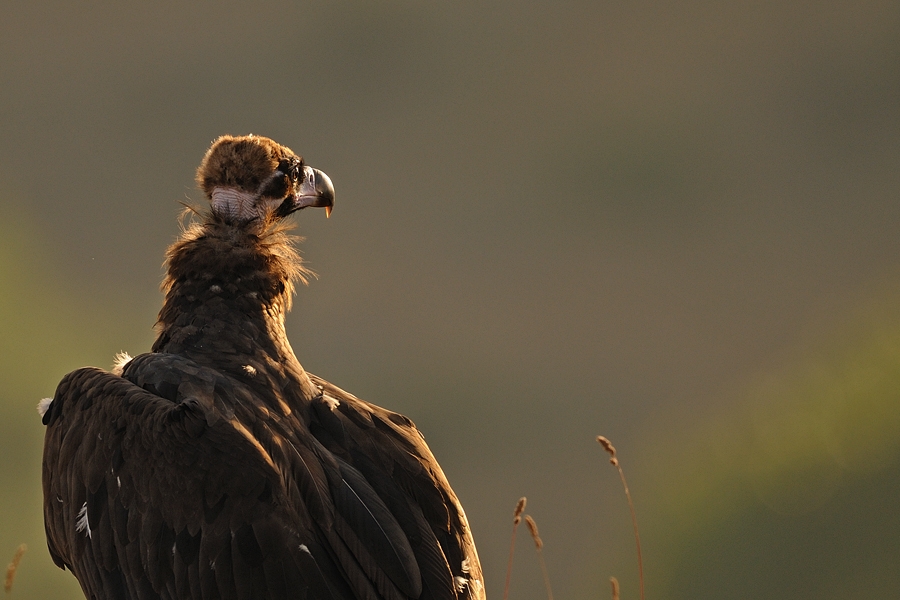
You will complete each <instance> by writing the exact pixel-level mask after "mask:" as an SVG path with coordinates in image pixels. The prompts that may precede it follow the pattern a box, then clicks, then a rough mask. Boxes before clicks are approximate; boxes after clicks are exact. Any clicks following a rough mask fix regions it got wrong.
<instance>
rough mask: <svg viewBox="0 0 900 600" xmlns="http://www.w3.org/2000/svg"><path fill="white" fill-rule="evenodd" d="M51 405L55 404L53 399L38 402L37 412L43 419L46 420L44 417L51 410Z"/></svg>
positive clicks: (43, 399)
mask: <svg viewBox="0 0 900 600" xmlns="http://www.w3.org/2000/svg"><path fill="white" fill-rule="evenodd" d="M51 404H53V398H42V399H41V401H40V402H38V405H37V410H38V412H39V413H40V414H41V418H44V415H46V414H47V411H48V410H50V405H51Z"/></svg>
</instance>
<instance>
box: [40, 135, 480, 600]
mask: <svg viewBox="0 0 900 600" xmlns="http://www.w3.org/2000/svg"><path fill="white" fill-rule="evenodd" d="M197 183H198V184H199V186H200V188H201V189H202V190H203V192H204V193H205V195H206V197H207V199H208V200H209V202H210V207H209V209H208V210H207V209H204V210H202V211H200V210H197V211H195V212H196V213H197V217H196V218H195V221H196V222H195V223H193V224H192V225H191V226H189V227H187V228H186V229H185V231H184V232H183V233H182V235H181V237H180V238H179V239H178V240H177V241H176V242H175V243H173V244H172V246H171V247H169V249H168V251H167V254H166V262H165V264H166V275H165V279H164V282H163V285H162V288H163V292H164V294H165V298H164V301H163V306H162V309H161V310H160V312H159V317H158V321H157V324H156V340H155V342H154V343H153V346H152V348H151V350H150V352H148V353H146V354H141V355H138V356H135V357H134V358H131V357H130V356H127V355H120V357H117V361H116V364H115V366H114V368H113V370H112V371H106V370H102V369H97V368H91V367H86V368H82V369H78V370H76V371H73V372H71V373H69V374H68V375H66V376H65V377H64V378H63V379H62V381H61V382H60V383H59V386H58V387H57V389H56V393H55V395H54V396H53V398H52V399H46V400H44V401H42V402H41V404H40V406H39V409H40V412H41V413H42V420H43V423H44V425H46V432H45V442H44V455H43V468H42V471H43V472H42V478H43V493H44V523H45V529H46V534H47V545H48V547H49V550H50V555H51V556H52V558H53V561H54V562H55V563H56V565H58V566H59V567H60V568H62V569H69V570H70V571H72V573H73V574H74V575H75V577H76V578H77V579H78V582H79V583H80V585H81V588H82V590H83V592H84V594H85V596H86V597H87V598H90V599H91V600H118V599H122V600H125V599H129V600H148V599H173V600H174V599H183V600H186V599H192V600H194V599H196V600H200V599H222V600H244V599H248V600H249V599H267V600H268V599H272V600H274V599H288V598H291V599H308V600H415V599H419V600H483V598H484V585H483V579H482V573H481V565H480V563H479V561H478V554H477V553H476V550H475V545H474V542H473V540H472V534H471V532H470V529H469V524H468V522H467V520H466V516H465V513H464V512H463V509H462V506H461V505H460V503H459V500H458V499H457V497H456V494H454V492H453V490H452V489H451V488H450V485H449V483H448V482H447V479H446V477H445V476H444V473H443V471H442V470H441V467H440V466H439V465H438V463H437V461H436V460H435V458H434V456H433V455H432V453H431V451H430V450H429V448H428V446H427V445H426V443H425V440H424V438H423V437H422V434H421V433H419V431H418V430H417V429H416V426H415V425H414V424H413V422H412V421H410V420H409V419H408V418H407V417H405V416H403V415H400V414H397V413H395V412H391V411H389V410H386V409H384V408H380V407H378V406H375V405H374V404H370V403H368V402H365V401H363V400H360V399H359V398H357V397H355V396H353V395H352V394H350V393H348V392H345V391H344V390H342V389H340V388H338V387H336V386H334V385H332V384H331V383H329V382H327V381H325V380H324V379H321V378H319V377H316V376H315V375H313V374H311V373H307V372H306V371H305V370H304V369H303V367H302V366H301V365H300V362H299V361H298V360H297V358H296V356H295V355H294V351H293V350H292V348H291V345H290V343H289V342H288V339H287V336H286V335H285V329H284V321H285V315H286V313H287V312H288V310H289V309H290V306H291V299H292V295H293V290H294V284H295V283H296V282H297V281H300V280H303V278H304V275H305V274H306V273H307V271H306V270H305V269H304V267H303V266H302V264H301V261H300V258H299V255H298V253H297V251H296V249H295V247H294V242H295V238H293V237H292V236H291V235H290V233H289V229H290V227H289V225H287V224H286V222H285V218H286V217H288V216H289V215H290V214H291V213H293V212H295V211H298V210H300V209H303V208H306V207H322V208H324V209H325V211H326V215H328V214H329V213H330V211H331V208H332V206H333V204H334V188H333V186H332V183H331V180H330V179H329V178H328V176H326V175H325V174H324V173H322V172H321V171H319V170H317V169H314V168H312V167H310V166H308V165H306V164H305V162H304V161H303V159H302V158H301V157H300V156H297V155H296V154H294V152H292V151H291V150H290V149H289V148H287V147H285V146H282V145H280V144H278V143H276V142H274V141H273V140H271V139H268V138H265V137H260V136H253V135H250V136H242V137H232V136H223V137H220V138H218V139H217V140H215V141H214V142H213V144H212V146H211V147H210V148H209V150H208V151H207V153H206V155H205V157H204V158H203V160H202V162H201V164H200V167H199V168H198V170H197Z"/></svg>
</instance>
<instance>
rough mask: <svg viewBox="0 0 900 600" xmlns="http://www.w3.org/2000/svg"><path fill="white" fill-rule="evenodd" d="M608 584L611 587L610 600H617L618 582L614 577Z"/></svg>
mask: <svg viewBox="0 0 900 600" xmlns="http://www.w3.org/2000/svg"><path fill="white" fill-rule="evenodd" d="M609 584H610V585H611V586H612V600H619V580H618V579H616V578H615V577H610V578H609Z"/></svg>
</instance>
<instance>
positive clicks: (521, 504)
mask: <svg viewBox="0 0 900 600" xmlns="http://www.w3.org/2000/svg"><path fill="white" fill-rule="evenodd" d="M526 502H527V500H526V499H525V496H522V497H521V498H519V501H518V502H516V509H515V510H514V511H513V530H512V539H511V540H510V541H509V561H508V562H507V563H506V585H505V586H504V587H503V600H507V598H509V581H510V578H511V577H512V563H513V550H515V547H516V529H517V528H518V527H519V523H521V522H522V511H523V510H525V503H526Z"/></svg>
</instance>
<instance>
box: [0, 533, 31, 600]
mask: <svg viewBox="0 0 900 600" xmlns="http://www.w3.org/2000/svg"><path fill="white" fill-rule="evenodd" d="M27 549H28V546H26V545H25V544H21V545H20V546H19V547H18V548H17V549H16V554H15V556H13V559H12V562H11V563H9V565H7V567H6V583H5V584H4V586H3V587H4V588H5V589H6V593H7V594H8V593H10V592H11V591H12V585H13V579H15V578H16V569H18V568H19V563H20V562H21V561H22V555H23V554H25V550H27Z"/></svg>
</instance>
